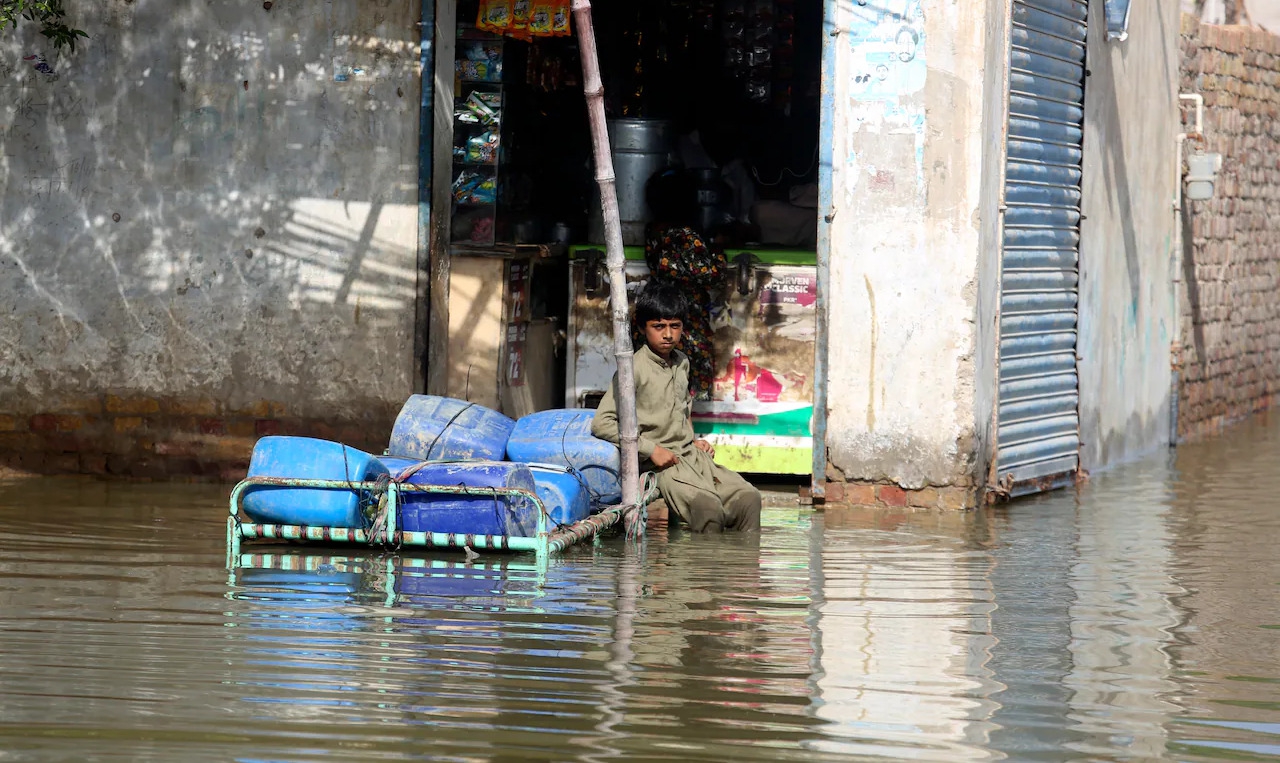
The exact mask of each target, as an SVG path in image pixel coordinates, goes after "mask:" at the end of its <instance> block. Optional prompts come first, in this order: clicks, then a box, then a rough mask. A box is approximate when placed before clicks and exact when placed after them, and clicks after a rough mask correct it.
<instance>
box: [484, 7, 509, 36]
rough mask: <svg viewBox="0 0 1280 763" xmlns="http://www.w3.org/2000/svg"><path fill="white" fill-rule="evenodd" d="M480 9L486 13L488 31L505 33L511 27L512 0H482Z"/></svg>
mask: <svg viewBox="0 0 1280 763" xmlns="http://www.w3.org/2000/svg"><path fill="white" fill-rule="evenodd" d="M480 11H481V13H483V14H484V25H483V26H480V25H478V24H477V26H480V28H481V29H483V30H485V31H486V32H497V33H498V34H505V33H506V32H507V30H508V29H510V28H511V0H480Z"/></svg>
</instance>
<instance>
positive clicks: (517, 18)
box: [507, 0, 532, 41]
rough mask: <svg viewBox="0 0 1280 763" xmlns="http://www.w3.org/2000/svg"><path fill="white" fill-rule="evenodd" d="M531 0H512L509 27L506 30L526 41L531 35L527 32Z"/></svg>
mask: <svg viewBox="0 0 1280 763" xmlns="http://www.w3.org/2000/svg"><path fill="white" fill-rule="evenodd" d="M531 4H532V0H514V2H513V3H512V5H511V28H510V29H509V30H507V34H509V35H510V36H512V37H514V38H516V39H517V40H525V41H528V40H529V39H530V37H532V35H531V34H530V32H529V14H530V12H531V11H530V7H529V6H530V5H531Z"/></svg>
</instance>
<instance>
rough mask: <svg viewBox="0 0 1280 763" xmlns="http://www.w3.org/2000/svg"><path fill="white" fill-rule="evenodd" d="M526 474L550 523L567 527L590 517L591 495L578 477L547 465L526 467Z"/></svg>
mask: <svg viewBox="0 0 1280 763" xmlns="http://www.w3.org/2000/svg"><path fill="white" fill-rule="evenodd" d="M529 470H530V471H532V472H533V482H534V484H535V485H537V487H538V497H539V498H541V499H542V506H543V508H545V509H546V510H547V515H548V516H550V517H551V521H552V522H554V523H555V524H558V525H570V524H573V523H574V522H577V521H578V520H580V519H586V518H587V517H589V516H591V494H590V493H589V492H588V491H587V486H586V484H585V483H586V481H585V479H583V478H582V477H581V476H579V475H577V474H574V473H572V472H570V471H569V470H568V469H566V468H564V467H563V466H551V465H549V464H529Z"/></svg>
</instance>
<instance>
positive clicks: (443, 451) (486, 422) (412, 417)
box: [387, 395, 516, 461]
mask: <svg viewBox="0 0 1280 763" xmlns="http://www.w3.org/2000/svg"><path fill="white" fill-rule="evenodd" d="M515 425H516V422H515V421H513V420H512V419H509V418H507V417H506V416H503V415H502V414H501V413H498V412H497V411H495V410H491V409H489V408H485V407H484V406H483V405H476V404H475V403H468V402H467V401H466V400H456V399H454V398H451V397H437V396H435V395H414V396H412V397H410V398H409V399H408V400H407V401H405V404H404V407H403V408H401V409H400V415H399V416H396V423H395V426H394V427H392V429H391V442H390V443H389V444H388V446H387V452H388V453H389V454H391V455H393V456H403V457H405V458H414V459H417V460H419V461H452V460H459V459H468V458H472V459H485V460H488V461H501V460H502V454H503V453H504V452H505V451H506V447H507V437H509V436H510V435H511V428H512V427H514V426H515Z"/></svg>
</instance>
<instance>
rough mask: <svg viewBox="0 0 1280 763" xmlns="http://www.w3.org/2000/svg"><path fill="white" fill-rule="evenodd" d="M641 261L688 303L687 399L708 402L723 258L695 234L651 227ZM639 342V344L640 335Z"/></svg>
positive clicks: (688, 230) (724, 269) (690, 230)
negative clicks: (713, 313)
mask: <svg viewBox="0 0 1280 763" xmlns="http://www.w3.org/2000/svg"><path fill="white" fill-rule="evenodd" d="M644 258H645V262H647V263H648V265H649V273H650V277H651V278H659V279H662V280H664V281H667V282H669V283H674V284H675V285H677V286H678V287H680V289H681V290H682V291H683V292H684V294H685V296H686V297H688V299H689V315H688V316H686V318H685V322H684V342H683V343H682V344H681V347H680V349H681V351H683V352H684V354H685V355H688V356H689V393H690V394H691V395H693V396H694V397H695V398H696V399H699V400H709V399H710V398H711V386H712V381H713V380H714V379H715V375H716V371H715V355H714V353H713V350H712V345H711V340H712V338H713V337H714V336H715V332H714V331H713V330H712V328H711V311H712V308H713V307H714V306H715V299H716V298H717V297H718V295H719V292H720V287H721V284H722V283H723V282H724V278H725V274H726V272H727V271H728V264H727V263H726V262H725V258H724V253H723V252H720V251H718V250H715V249H712V248H711V247H710V246H709V245H708V244H707V242H706V240H705V239H703V237H702V235H701V234H699V233H698V232H697V231H695V230H694V229H693V228H689V227H687V226H673V227H663V228H656V227H655V228H650V230H649V231H648V235H647V236H646V237H645V246H644ZM639 341H640V342H641V343H643V341H644V338H643V335H641V337H640V340H639Z"/></svg>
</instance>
